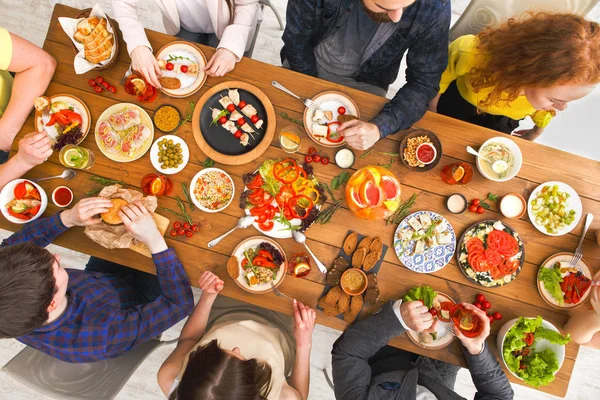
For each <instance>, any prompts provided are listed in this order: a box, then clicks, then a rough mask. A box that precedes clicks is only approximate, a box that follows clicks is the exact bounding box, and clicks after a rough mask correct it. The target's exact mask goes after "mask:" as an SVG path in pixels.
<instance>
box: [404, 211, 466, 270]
mask: <svg viewBox="0 0 600 400" xmlns="http://www.w3.org/2000/svg"><path fill="white" fill-rule="evenodd" d="M421 214H427V215H429V218H430V219H431V221H434V220H436V219H441V220H442V223H444V224H446V226H447V227H448V229H447V231H448V232H450V235H451V237H452V240H451V241H450V243H448V244H440V245H437V246H433V247H430V248H426V250H425V251H424V252H423V253H422V254H414V255H413V251H414V248H415V244H416V241H415V240H411V241H410V242H409V243H408V245H407V246H406V247H405V248H403V247H402V240H401V238H400V235H401V231H402V230H403V229H406V228H409V229H411V230H412V229H413V228H412V227H411V226H410V225H409V224H408V220H410V219H411V218H412V217H415V218H417V219H418V218H419V216H420V215H421ZM455 249H456V235H455V234H454V229H453V228H452V225H450V222H448V220H447V219H446V218H444V217H442V216H441V215H440V214H437V213H434V212H433V211H417V212H415V213H412V214H410V215H409V216H407V217H406V218H404V219H403V220H402V222H401V223H400V225H398V227H397V228H396V232H395V233H394V251H395V252H396V256H398V259H399V260H400V262H402V264H404V266H405V267H406V268H408V269H410V270H412V271H415V272H419V273H422V274H431V273H434V272H437V271H439V270H440V269H442V268H444V267H445V266H446V265H447V264H448V263H449V262H450V260H452V257H453V256H454V251H455Z"/></svg>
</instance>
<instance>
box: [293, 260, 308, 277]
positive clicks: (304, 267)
mask: <svg viewBox="0 0 600 400" xmlns="http://www.w3.org/2000/svg"><path fill="white" fill-rule="evenodd" d="M309 272H310V265H308V264H306V263H299V264H296V266H295V267H294V276H297V277H300V276H304V275H306V274H308V273H309Z"/></svg>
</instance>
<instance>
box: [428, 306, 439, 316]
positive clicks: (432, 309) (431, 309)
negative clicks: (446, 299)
mask: <svg viewBox="0 0 600 400" xmlns="http://www.w3.org/2000/svg"><path fill="white" fill-rule="evenodd" d="M429 314H431V315H432V316H434V317H435V316H436V315H437V310H436V309H435V308H433V307H431V308H430V309H429Z"/></svg>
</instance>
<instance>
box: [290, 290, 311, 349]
mask: <svg viewBox="0 0 600 400" xmlns="http://www.w3.org/2000/svg"><path fill="white" fill-rule="evenodd" d="M293 307H294V337H295V338H296V346H297V347H298V348H310V347H311V346H312V334H313V331H314V329H315V321H316V319H317V313H316V312H315V310H313V309H312V308H310V307H307V306H305V305H304V304H302V303H300V302H299V301H297V300H296V299H294V304H293Z"/></svg>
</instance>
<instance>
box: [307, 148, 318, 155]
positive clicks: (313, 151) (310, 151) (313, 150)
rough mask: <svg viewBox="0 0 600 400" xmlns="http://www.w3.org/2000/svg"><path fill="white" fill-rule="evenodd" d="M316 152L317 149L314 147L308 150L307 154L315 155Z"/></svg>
mask: <svg viewBox="0 0 600 400" xmlns="http://www.w3.org/2000/svg"><path fill="white" fill-rule="evenodd" d="M316 152H317V149H315V148H314V147H311V148H309V149H308V154H311V155H312V154H315V153H316Z"/></svg>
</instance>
